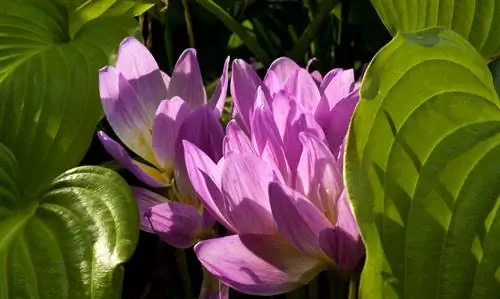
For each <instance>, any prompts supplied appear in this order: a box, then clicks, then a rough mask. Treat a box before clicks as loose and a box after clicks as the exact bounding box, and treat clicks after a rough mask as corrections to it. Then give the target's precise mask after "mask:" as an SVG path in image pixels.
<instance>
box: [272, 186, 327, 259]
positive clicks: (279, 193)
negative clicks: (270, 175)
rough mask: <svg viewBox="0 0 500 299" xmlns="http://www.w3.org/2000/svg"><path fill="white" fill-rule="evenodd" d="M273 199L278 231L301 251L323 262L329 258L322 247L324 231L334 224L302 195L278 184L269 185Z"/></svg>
mask: <svg viewBox="0 0 500 299" xmlns="http://www.w3.org/2000/svg"><path fill="white" fill-rule="evenodd" d="M269 198H270V201H271V208H272V210H273V216H274V218H275V220H276V224H277V226H278V231H279V232H280V233H281V234H283V235H284V236H285V237H286V238H287V240H288V241H290V242H291V243H292V244H293V245H294V246H295V248H297V250H299V251H301V252H303V253H304V254H307V255H309V256H310V257H315V258H318V259H322V260H325V259H326V260H327V257H326V255H325V253H324V252H323V250H322V249H321V247H320V244H319V235H320V232H321V231H323V230H325V229H329V228H330V229H332V228H333V225H332V223H331V222H330V221H329V220H328V219H327V218H326V217H325V216H324V215H323V213H322V211H320V210H319V209H318V208H317V207H316V206H315V205H314V204H313V203H311V202H310V201H309V200H307V199H306V198H305V197H304V196H303V195H302V194H300V193H298V192H296V191H294V190H293V189H290V188H289V187H287V186H285V185H280V184H278V183H274V182H273V183H270V184H269Z"/></svg>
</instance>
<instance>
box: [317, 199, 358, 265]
mask: <svg viewBox="0 0 500 299" xmlns="http://www.w3.org/2000/svg"><path fill="white" fill-rule="evenodd" d="M337 209H338V210H337V213H338V220H337V225H336V228H335V229H334V230H325V231H324V232H322V233H320V238H319V240H320V246H321V247H322V248H323V250H324V251H325V252H326V253H327V254H328V255H329V256H330V258H332V259H333V260H334V261H335V263H336V265H337V266H338V267H339V268H340V270H342V271H344V272H347V273H349V272H351V271H353V270H354V269H355V268H356V267H357V266H359V263H360V262H361V259H362V258H363V256H364V254H365V251H364V246H363V241H362V240H361V236H360V233H359V228H358V224H357V223H356V219H355V218H354V214H353V213H352V210H351V207H350V203H349V199H348V196H347V192H344V193H342V196H341V197H340V199H339V201H338V203H337Z"/></svg>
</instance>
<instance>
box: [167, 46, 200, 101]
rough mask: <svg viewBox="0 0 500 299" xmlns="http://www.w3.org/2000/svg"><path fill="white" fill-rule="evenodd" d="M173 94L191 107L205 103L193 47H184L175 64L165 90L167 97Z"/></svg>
mask: <svg viewBox="0 0 500 299" xmlns="http://www.w3.org/2000/svg"><path fill="white" fill-rule="evenodd" d="M174 96H179V97H181V98H182V99H183V100H184V101H186V103H188V105H189V107H191V109H193V108H196V107H198V106H201V105H203V104H206V103H207V93H206V91H205V86H204V85H203V79H202V77H201V71H200V66H199V65H198V59H197V58H196V50H195V49H186V50H185V51H184V52H182V54H181V56H180V57H179V59H178V60H177V63H176V64H175V67H174V71H173V73H172V78H171V79H170V85H169V86H168V90H167V99H171V98H173V97H174Z"/></svg>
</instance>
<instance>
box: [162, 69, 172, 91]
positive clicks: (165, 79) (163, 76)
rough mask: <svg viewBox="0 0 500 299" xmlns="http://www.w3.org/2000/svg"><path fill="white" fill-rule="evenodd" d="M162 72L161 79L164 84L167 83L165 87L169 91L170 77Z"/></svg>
mask: <svg viewBox="0 0 500 299" xmlns="http://www.w3.org/2000/svg"><path fill="white" fill-rule="evenodd" d="M160 72H161V77H162V79H163V83H165V87H166V88H167V89H168V86H169V85H170V76H169V75H167V74H166V73H164V72H163V71H160ZM165 97H166V96H165Z"/></svg>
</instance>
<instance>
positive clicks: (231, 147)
mask: <svg viewBox="0 0 500 299" xmlns="http://www.w3.org/2000/svg"><path fill="white" fill-rule="evenodd" d="M223 148H224V157H227V156H228V155H230V154H232V153H254V154H256V153H255V150H254V149H253V146H252V143H251V142H250V139H248V137H247V135H246V134H245V133H244V132H243V131H242V130H241V129H240V126H239V125H238V123H237V122H236V121H235V120H231V121H229V123H228V124H227V127H226V136H225V137H224V141H223Z"/></svg>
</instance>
